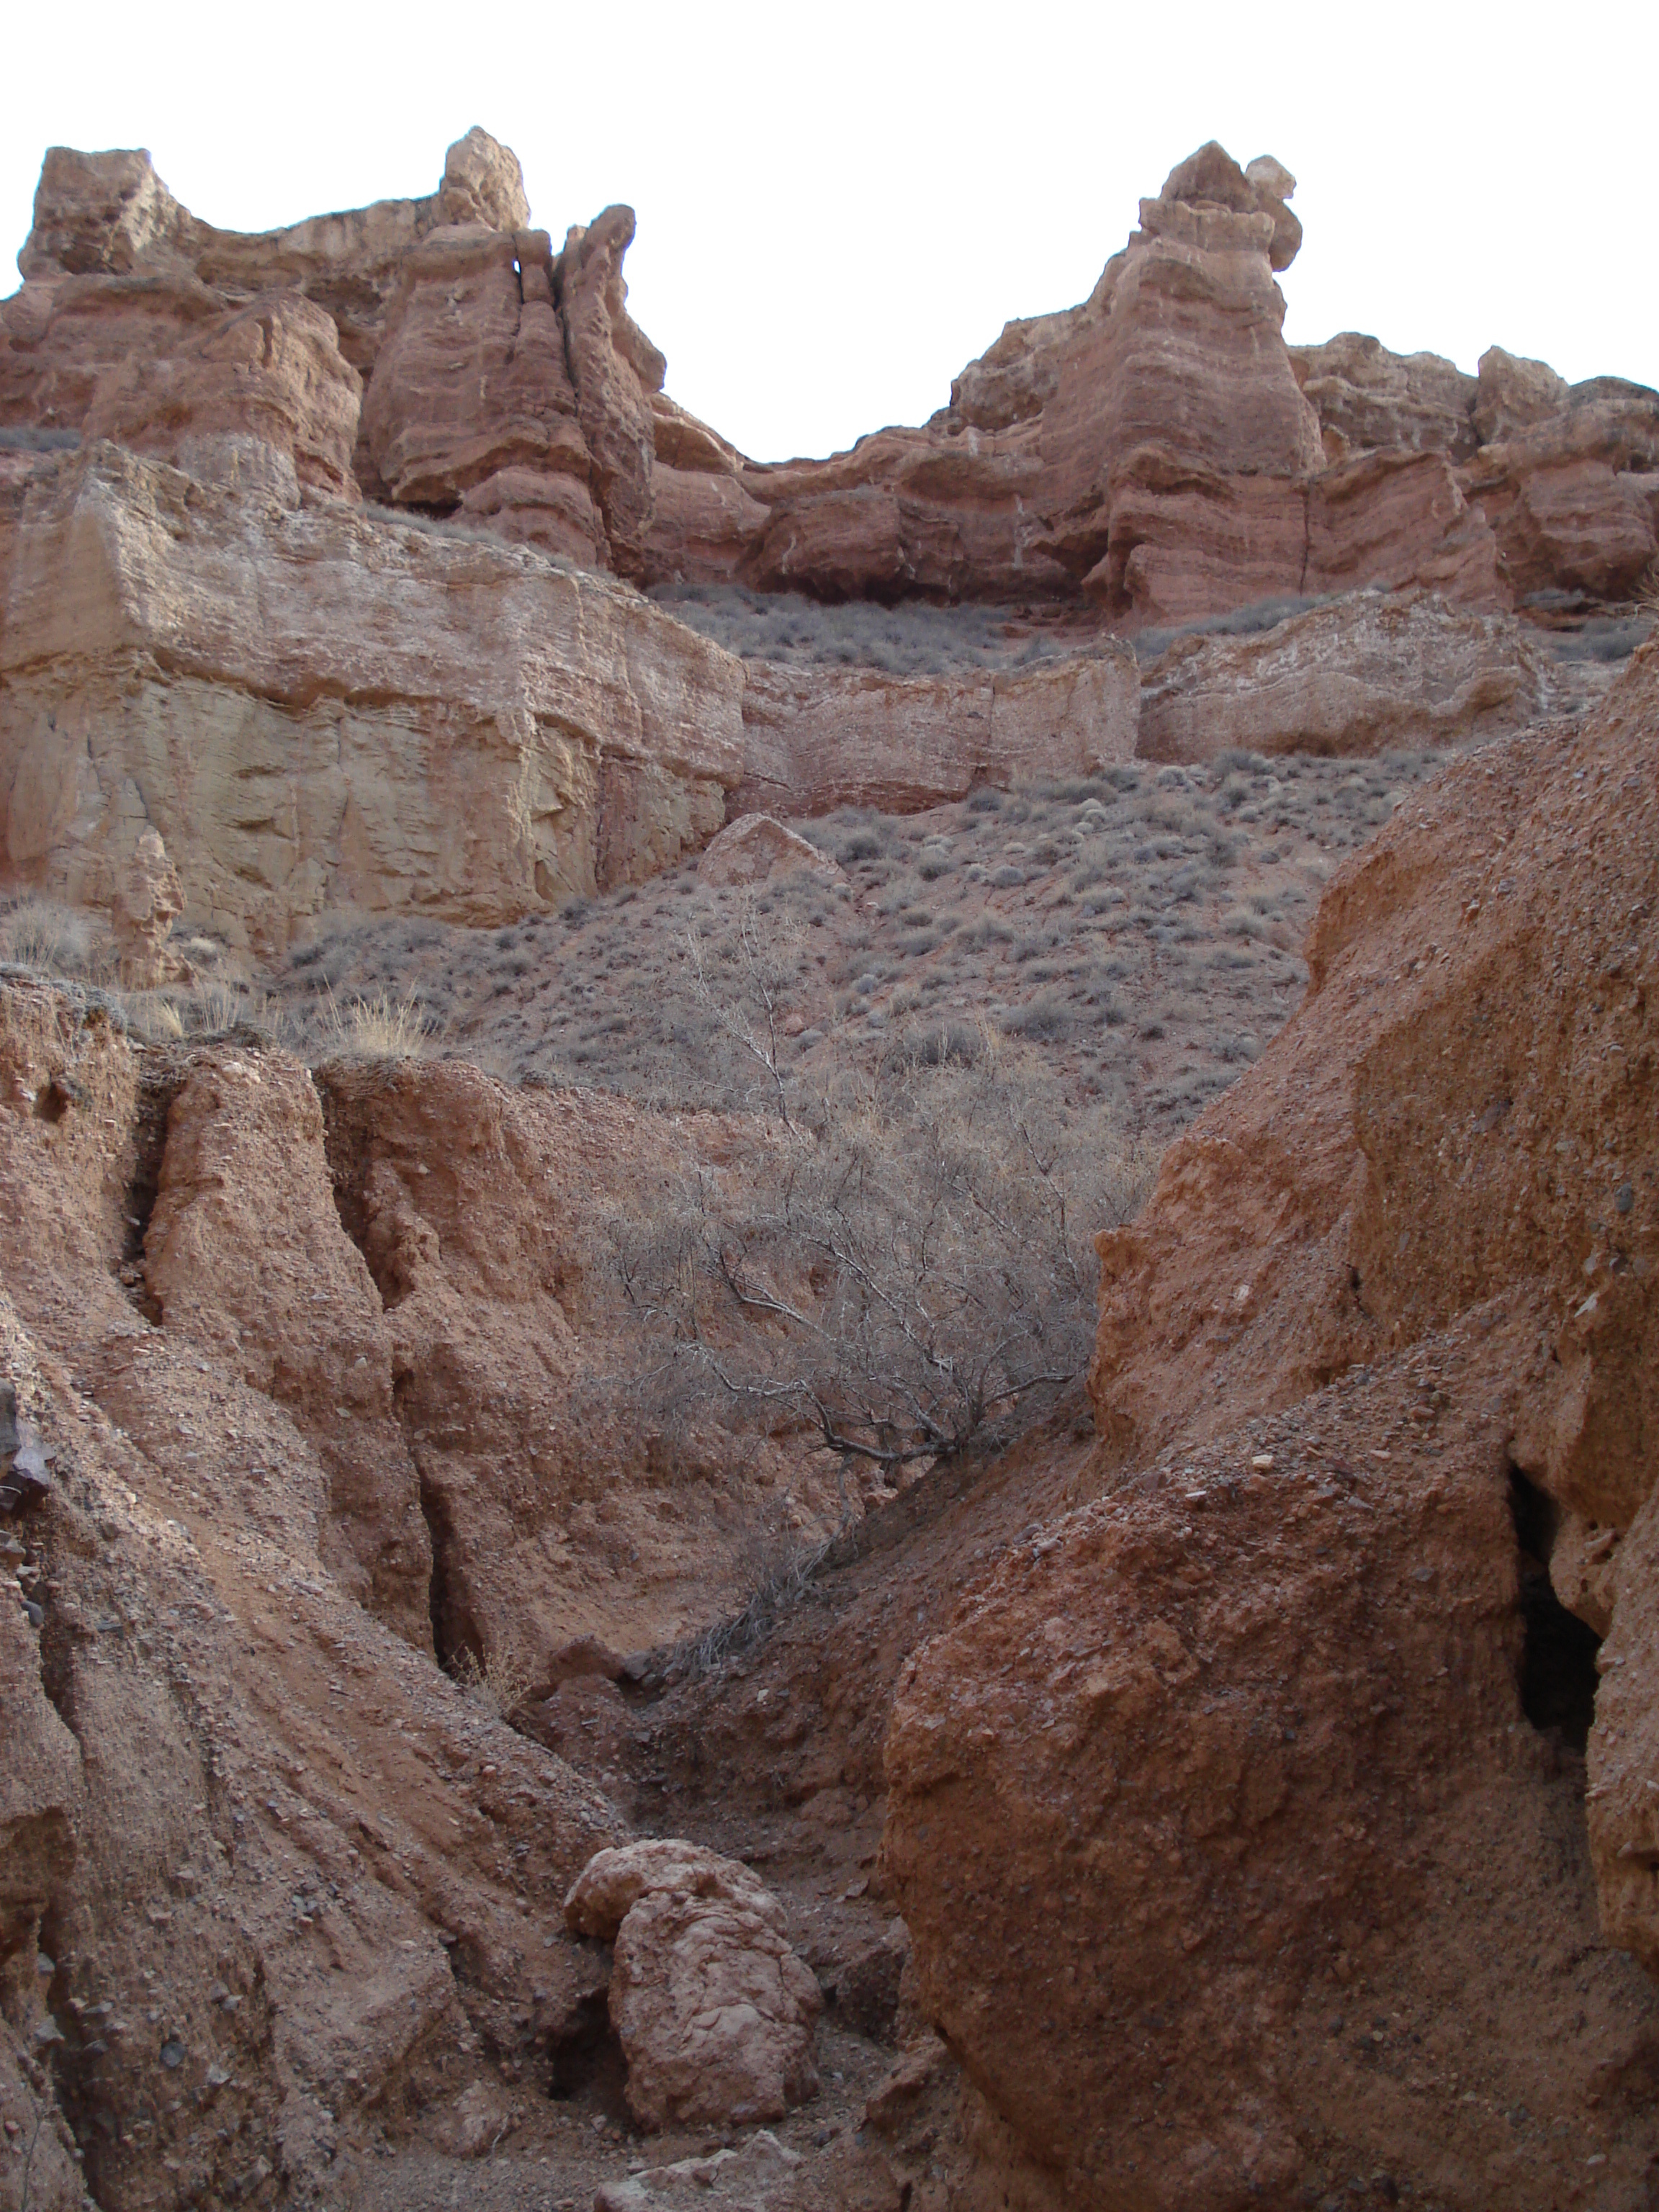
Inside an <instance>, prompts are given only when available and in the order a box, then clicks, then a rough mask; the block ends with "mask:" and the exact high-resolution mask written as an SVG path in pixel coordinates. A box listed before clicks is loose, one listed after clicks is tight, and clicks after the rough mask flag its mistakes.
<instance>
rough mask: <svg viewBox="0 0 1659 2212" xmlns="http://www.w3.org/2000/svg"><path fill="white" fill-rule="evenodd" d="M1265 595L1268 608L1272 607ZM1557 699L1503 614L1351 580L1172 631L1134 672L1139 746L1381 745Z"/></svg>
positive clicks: (1180, 749) (1496, 725)
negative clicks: (1323, 595)
mask: <svg viewBox="0 0 1659 2212" xmlns="http://www.w3.org/2000/svg"><path fill="white" fill-rule="evenodd" d="M1273 611H1274V610H1273V609H1272V608H1271V607H1269V608H1267V610H1264V612H1266V613H1267V614H1268V615H1271V614H1272V613H1273ZM1564 703H1565V701H1564V699H1563V697H1562V696H1561V695H1560V693H1559V684H1558V679H1557V678H1555V676H1554V673H1553V670H1552V667H1551V665H1550V664H1549V663H1548V661H1547V659H1546V658H1545V657H1544V656H1543V655H1542V654H1541V652H1540V650H1539V647H1538V645H1537V643H1536V642H1535V641H1534V637H1533V636H1532V635H1529V634H1528V631H1527V630H1526V629H1524V628H1523V627H1522V624H1521V623H1517V622H1516V619H1515V617H1513V616H1512V615H1483V614H1475V613H1472V612H1470V611H1467V610H1465V609H1463V608H1455V607H1449V606H1448V605H1446V604H1445V603H1444V601H1443V600H1442V599H1439V598H1437V596H1436V595H1434V594H1433V593H1431V592H1424V591H1420V590H1413V591H1407V592H1389V593H1383V592H1350V593H1348V594H1347V595H1346V596H1345V597H1343V598H1340V599H1335V600H1333V601H1332V602H1330V603H1329V604H1328V605H1323V606H1315V607H1310V608H1308V609H1306V610H1305V611H1301V612H1295V613H1291V614H1289V615H1287V616H1286V617H1285V618H1284V619H1282V620H1279V621H1275V622H1273V623H1271V626H1270V627H1267V628H1264V629H1261V630H1259V631H1255V632H1254V633H1252V634H1245V635H1237V634H1231V635H1230V634H1225V633H1223V634H1206V633H1204V632H1202V631H1194V632H1193V633H1192V634H1190V635H1186V636H1182V637H1177V638H1176V640H1175V641H1174V642H1173V643H1172V644H1170V646H1169V647H1167V648H1166V649H1165V651H1164V653H1162V654H1161V655H1160V657H1159V658H1158V659H1156V660H1154V661H1152V663H1151V664H1150V665H1149V666H1148V667H1147V668H1146V670H1145V671H1144V672H1143V675H1142V679H1141V704H1140V744H1139V750H1140V753H1141V756H1142V757H1143V758H1145V759H1147V760H1158V761H1207V760H1213V759H1214V758H1215V757H1216V756H1217V754H1218V753H1221V752H1225V751H1226V750H1229V749H1237V750H1245V751H1249V752H1259V753H1268V754H1272V753H1292V752H1312V753H1359V754H1366V753H1379V752H1386V751H1389V750H1391V749H1394V748H1395V747H1399V746H1402V745H1455V744H1465V743H1467V742H1468V741H1469V740H1470V739H1471V738H1481V737H1491V736H1495V735H1497V734H1498V732H1504V731H1511V730H1519V729H1524V728H1526V727H1527V726H1529V725H1530V724H1532V723H1534V722H1538V721H1541V720H1543V719H1544V718H1545V717H1547V715H1549V714H1553V713H1557V712H1559V710H1560V707H1561V705H1562V704H1564Z"/></svg>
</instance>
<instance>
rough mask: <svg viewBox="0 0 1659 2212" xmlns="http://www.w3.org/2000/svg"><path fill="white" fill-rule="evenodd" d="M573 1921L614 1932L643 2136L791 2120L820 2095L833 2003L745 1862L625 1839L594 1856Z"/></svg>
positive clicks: (617, 1998) (619, 2026) (616, 2014)
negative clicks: (817, 2061) (819, 2051)
mask: <svg viewBox="0 0 1659 2212" xmlns="http://www.w3.org/2000/svg"><path fill="white" fill-rule="evenodd" d="M565 1920H566V1924H567V1925H568V1927H570V1928H571V1929H573V1930H574V1931H575V1932H578V1933H582V1934H594V1935H602V1934H604V1933H605V1931H606V1930H607V1929H609V1930H611V1931H612V1932H613V1934H614V1940H615V1943H616V1958H615V1962H614V1965H613V1967H612V1971H611V2021H612V2024H613V2025H614V2027H616V2030H617V2036H618V2038H619V2039H620V2041H621V2044H622V2047H623V2054H624V2056H625V2057H626V2058H627V2061H628V2102H629V2109H630V2110H631V2111H632V2112H633V2114H634V2117H635V2120H636V2121H637V2122H638V2123H639V2124H640V2125H641V2127H642V2128H646V2129H647V2130H651V2131H652V2132H653V2133H654V2132H656V2131H659V2130H661V2129H664V2128H666V2127H673V2126H681V2127H691V2126H697V2125H708V2124H737V2125H741V2124H752V2123H753V2122H755V2121H757V2120H769V2119H779V2118H782V2116H783V2114H784V2113H785V2112H787V2111H788V2110H790V2108H791V2107H792V2106H796V2105H799V2104H803V2103H805V2100H807V2099H808V2098H810V2097H812V2096H815V2095H816V2094H817V2087H818V2077H817V2069H816V2068H815V2066H814V2064H813V2062H812V2042H813V2034H814V2030H815V2028H816V2027H817V2018H818V2015H819V2013H820V2012H821V2011H822V2009H823V1997H822V1995H821V1994H820V1992H819V1990H818V1985H817V1981H816V1980H815V1979H814V1978H813V1977H812V1975H811V1972H809V1971H808V1969H807V1968H806V1967H805V1966H803V1965H802V1964H801V1962H800V1960H799V1959H798V1958H797V1957H796V1956H795V1954H794V1953H793V1950H791V1948H790V1947H789V1942H788V1938H787V1929H786V1922H785V1917H784V1911H783V1907H782V1906H781V1905H780V1904H779V1902H778V1900H777V1899H775V1897H774V1896H772V1894H771V1893H770V1892H769V1891H768V1890H766V1889H765V1888H763V1887H762V1885H761V1884H760V1883H759V1882H758V1881H757V1880H756V1878H755V1876H754V1875H751V1874H750V1872H749V1869H747V1868H746V1867H744V1866H742V1865H740V1864H739V1863H738V1862H737V1861H735V1860H732V1859H723V1858H721V1857H720V1856H719V1855H718V1854H717V1853H715V1852H713V1851H708V1850H703V1849H702V1848H701V1847H699V1846H698V1845H696V1844H679V1843H670V1844H663V1843H655V1844H629V1845H623V1847H621V1848H620V1849H617V1850H609V1851H605V1852H601V1853H599V1855H598V1857H597V1860H596V1861H595V1862H590V1864H589V1866H588V1867H587V1868H586V1869H585V1870H584V1872H583V1874H582V1875H581V1876H580V1879H579V1880H578V1881H577V1882H576V1883H575V1885H574V1887H573V1888H572V1890H571V1892H570V1893H569V1895H568V1897H567V1899H566V1900H565Z"/></svg>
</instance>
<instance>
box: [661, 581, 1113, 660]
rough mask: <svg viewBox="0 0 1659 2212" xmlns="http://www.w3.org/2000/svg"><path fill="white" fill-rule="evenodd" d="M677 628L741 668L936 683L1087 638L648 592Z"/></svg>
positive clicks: (796, 600)
mask: <svg viewBox="0 0 1659 2212" xmlns="http://www.w3.org/2000/svg"><path fill="white" fill-rule="evenodd" d="M651 597H652V598H653V599H655V600H656V601H657V603H658V605H660V606H662V607H665V609H666V610H667V611H668V612H669V613H671V615H672V616H673V617H674V618H675V620H676V621H677V622H683V623H684V624H685V625H686V627H687V629H695V630H696V631H697V632H698V633H699V634H700V635H702V636H703V637H707V638H709V639H712V641H714V644H716V645H720V646H724V647H726V651H727V652H728V653H737V654H738V655H739V656H740V657H741V658H742V659H745V660H775V661H781V662H783V663H785V664H790V663H793V664H796V665H812V664H817V665H824V664H829V665H839V666H844V667H857V668H878V669H881V670H882V671H884V672H885V673H886V674H888V675H890V676H941V675H947V674H957V673H960V672H962V671H966V670H970V669H975V668H987V669H994V668H1012V667H1025V666H1029V665H1030V663H1031V662H1033V661H1036V660H1042V659H1049V658H1051V657H1053V656H1054V655H1055V654H1057V653H1077V652H1086V651H1087V650H1088V647H1089V638H1090V635H1091V634H1090V633H1087V632H1084V633H1081V634H1079V632H1078V631H1077V630H1076V629H1075V628H1074V627H1073V625H1071V624H1068V623H1054V622H1052V621H1051V622H1049V623H1036V622H1035V621H1034V619H1033V617H1031V616H1030V614H1029V613H1027V612H1026V611H1023V610H1016V609H1014V608H1012V607H999V606H990V605H972V604H969V605H963V606H956V607H935V606H929V605H927V604H926V603H925V602H924V601H920V600H910V601H908V602H906V603H904V604H903V605H899V606H895V607H884V606H878V605H876V604H874V603H873V602H872V601H871V600H868V599H854V600H850V601H848V603H847V604H845V605H839V606H826V605H823V604H822V603H820V602H819V601H818V600H817V599H805V598H803V597H802V596H801V594H800V593H799V592H751V591H750V590H749V589H748V588H747V587H746V586H744V585H742V584H662V585H659V586H657V587H656V589H655V590H653V592H652V593H651Z"/></svg>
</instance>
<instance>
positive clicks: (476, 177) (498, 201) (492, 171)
mask: <svg viewBox="0 0 1659 2212" xmlns="http://www.w3.org/2000/svg"><path fill="white" fill-rule="evenodd" d="M438 220H439V222H441V223H462V222H482V223H487V224H488V225H489V228H490V229H491V230H527V229H528V228H529V227H530V202H529V200H528V199H527V198H526V195H525V189H524V172H523V170H522V169H521V168H520V167H519V157H518V155H516V154H515V153H514V152H513V149H512V148H511V147H510V146H503V145H502V144H501V142H500V141H499V140H498V139H495V138H492V137H490V135H489V132H488V131H485V130H483V129H482V128H481V127H480V126H479V125H477V124H476V123H475V124H474V125H473V126H472V128H471V130H470V131H468V132H467V134H466V136H465V138H458V139H457V140H456V141H455V143H454V144H453V146H452V147H451V148H450V149H449V151H448V153H447V155H445V156H444V180H443V183H442V184H441V185H440V186H439V188H438Z"/></svg>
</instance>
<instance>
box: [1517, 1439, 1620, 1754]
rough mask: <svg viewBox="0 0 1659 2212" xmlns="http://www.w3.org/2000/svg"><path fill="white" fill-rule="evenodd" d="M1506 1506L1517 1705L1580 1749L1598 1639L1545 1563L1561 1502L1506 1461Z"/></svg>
mask: <svg viewBox="0 0 1659 2212" xmlns="http://www.w3.org/2000/svg"><path fill="white" fill-rule="evenodd" d="M1510 1516H1511V1517H1512V1518H1513V1520H1514V1523H1515V1540H1516V1545H1517V1547H1519V1551H1520V1568H1521V1620H1522V1630H1523V1642H1522V1651H1521V1710H1522V1712H1524V1713H1525V1715H1526V1717H1527V1718H1528V1720H1529V1721H1530V1722H1531V1723H1532V1725H1533V1726H1534V1728H1535V1729H1538V1730H1539V1732H1540V1733H1541V1734H1542V1735H1553V1736H1556V1737H1558V1738H1559V1740H1560V1741H1562V1742H1563V1743H1565V1744H1567V1745H1570V1746H1571V1748H1572V1749H1573V1750H1574V1751H1576V1752H1578V1753H1583V1751H1584V1749H1585V1748H1586V1747H1587V1746H1588V1744H1589V1732H1590V1727H1591V1724H1592V1723H1593V1722H1594V1721H1595V1689H1596V1683H1597V1680H1598V1679H1599V1678H1598V1676H1597V1674H1596V1666H1595V1659H1596V1654H1597V1652H1599V1651H1600V1650H1601V1638H1600V1637H1599V1636H1598V1635H1597V1634H1596V1633H1595V1630H1594V1629H1593V1628H1591V1627H1590V1626H1589V1624H1588V1623H1587V1622H1585V1621H1583V1620H1579V1618H1578V1616H1577V1613H1569V1612H1568V1610H1567V1608H1566V1607H1565V1606H1564V1605H1563V1604H1562V1602H1561V1601H1560V1599H1559V1597H1557V1595H1556V1594H1555V1590H1554V1587H1553V1584H1552V1583H1551V1581H1550V1566H1549V1563H1550V1553H1552V1552H1553V1550H1554V1548H1555V1538H1556V1532H1557V1530H1558V1528H1559V1526H1560V1519H1561V1514H1560V1508H1559V1506H1558V1505H1557V1504H1556V1503H1555V1500H1554V1499H1553V1498H1552V1497H1551V1496H1550V1495H1549V1493H1548V1492H1547V1491H1544V1490H1541V1489H1540V1487H1539V1486H1538V1485H1537V1484H1536V1483H1535V1482H1534V1481H1532V1480H1530V1479H1529V1478H1528V1476H1527V1475H1525V1474H1522V1471H1521V1469H1520V1468H1518V1467H1511V1468H1510Z"/></svg>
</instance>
